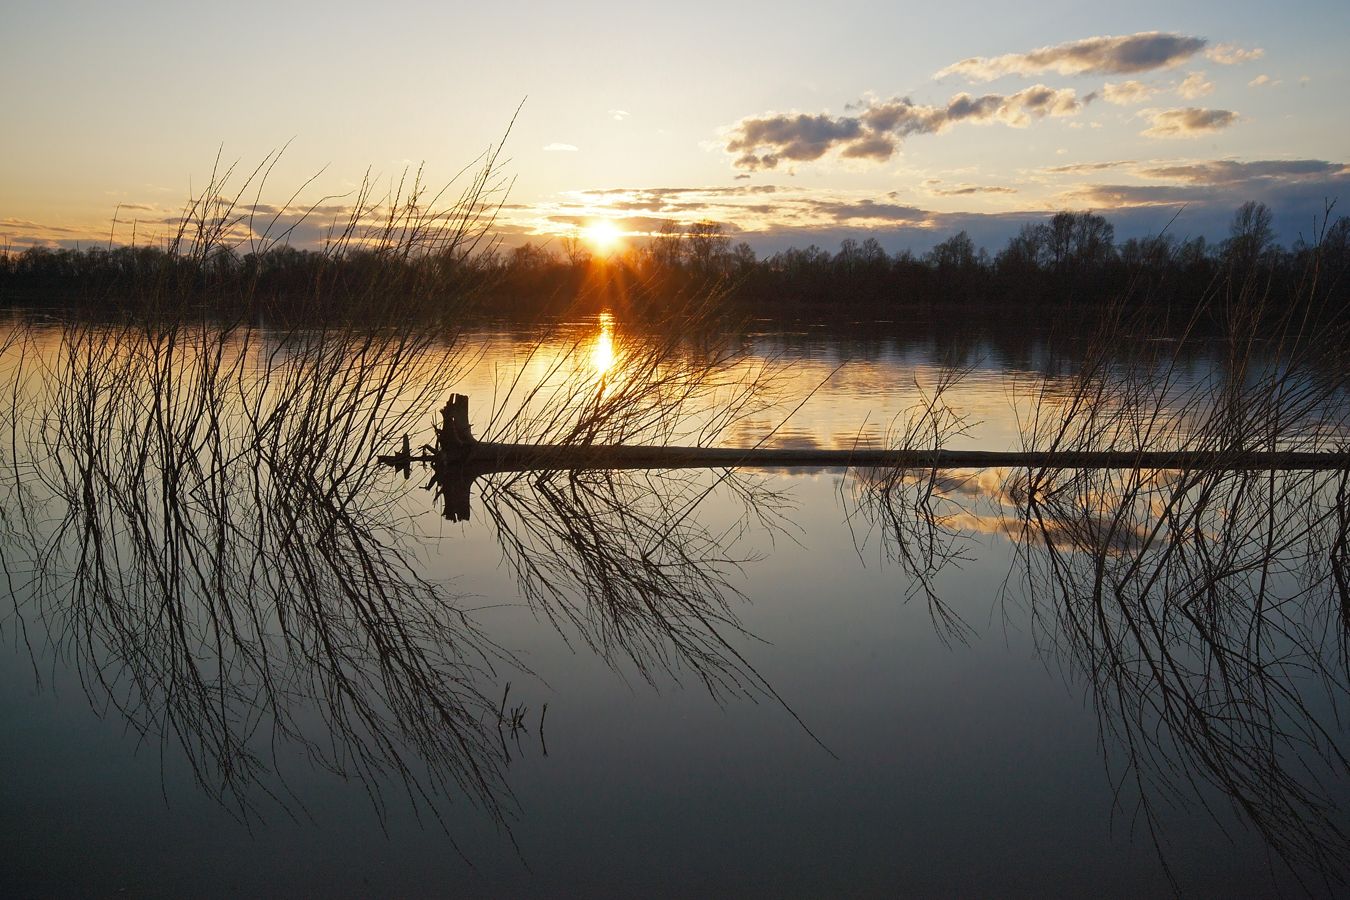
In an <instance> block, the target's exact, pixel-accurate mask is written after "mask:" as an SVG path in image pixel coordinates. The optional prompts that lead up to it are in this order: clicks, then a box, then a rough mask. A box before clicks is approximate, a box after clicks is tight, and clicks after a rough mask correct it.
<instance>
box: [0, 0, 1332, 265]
mask: <svg viewBox="0 0 1350 900" xmlns="http://www.w3.org/2000/svg"><path fill="white" fill-rule="evenodd" d="M1347 46H1350V3H1346V2H1345V0H1334V2H1316V3H1301V4H1283V5H1275V4H1268V3H1261V4H1255V3H1252V4H1245V3H1198V2H1191V3H1177V2H1175V0H1172V2H1168V3H1154V2H1139V3H1131V4H1116V5H1114V6H1113V5H1108V4H1102V5H1096V4H1093V5H1088V4H1079V3H1053V4H1037V5H1035V6H1034V7H1028V6H1026V5H1014V4H1007V3H991V4H975V3H960V2H950V3H942V4H926V5H923V6H918V5H910V4H897V3H894V2H891V3H876V4H856V3H833V4H807V3H796V2H777V3H773V4H730V3H725V2H720V3H680V4H663V5H660V6H657V7H652V8H649V7H647V6H646V5H639V4H620V3H567V4H562V3H553V4H547V5H542V4H541V5H539V6H538V7H536V6H534V5H527V4H519V3H505V4H481V3H479V4H454V3H444V2H442V3H426V4H409V3H405V4H387V5H378V4H368V3H361V4H357V3H348V2H327V3H323V4H317V3H315V4H309V3H288V4H276V5H275V6H274V5H273V4H270V3H269V4H263V3H250V2H240V3H233V4H225V5H220V4H216V5H198V4H189V3H182V2H173V3H169V2H124V3H115V4H112V3H87V4H85V3H64V2H44V3H30V2H24V0H19V2H13V0H11V2H8V3H6V4H5V5H4V7H3V10H0V74H2V75H3V84H4V87H5V98H6V99H5V126H4V140H3V142H0V247H3V246H6V245H7V246H8V247H9V248H11V249H22V248H24V247H27V246H30V245H32V244H34V243H59V244H64V245H72V244H74V243H75V242H80V243H82V244H87V243H88V242H90V241H107V240H108V239H109V235H110V231H111V232H112V236H113V239H114V240H119V241H126V240H129V239H130V237H131V232H132V228H133V227H134V228H135V229H136V234H137V235H138V240H140V239H143V237H144V236H146V235H153V234H156V233H162V232H164V231H165V230H167V229H168V227H169V223H171V221H172V220H173V218H174V216H175V215H176V214H177V212H178V210H179V209H180V207H181V203H182V201H183V199H184V198H185V197H186V196H187V195H188V193H189V191H190V190H192V189H193V188H195V187H199V186H200V185H201V184H202V183H203V182H204V181H205V180H206V179H207V177H208V176H209V174H210V171H211V168H212V164H213V162H214V160H215V157H216V154H217V151H218V150H220V151H221V154H222V158H223V159H224V160H226V161H227V162H229V161H234V160H238V161H239V162H240V166H241V167H242V168H252V166H253V165H255V164H256V163H257V162H258V161H259V160H261V159H262V158H264V157H265V156H266V154H267V153H268V152H269V151H271V150H273V149H275V148H278V147H281V146H282V145H285V144H286V143H287V142H288V141H289V142H290V144H289V147H288V148H287V150H286V152H285V154H284V155H283V157H282V160H281V162H280V163H279V164H278V165H277V167H276V168H275V170H274V171H273V172H272V175H271V178H270V180H269V182H268V185H267V189H266V190H265V191H264V193H263V196H262V198H261V202H262V203H265V204H270V205H271V206H286V208H285V209H284V210H282V211H281V215H282V221H283V222H289V221H293V220H294V219H296V218H298V216H299V214H300V210H301V209H303V208H305V207H306V206H307V205H310V204H313V203H315V202H317V201H318V200H319V199H320V198H322V197H336V198H337V199H332V200H329V201H327V202H326V204H325V209H326V210H329V212H328V213H327V218H324V217H323V214H320V215H316V216H313V217H311V219H310V220H309V221H308V222H306V224H305V225H304V226H302V227H300V228H298V229H297V230H296V232H295V240H296V241H297V242H299V243H302V244H303V243H306V242H307V241H312V240H313V239H314V238H315V235H317V234H318V233H319V232H320V231H321V229H322V227H323V226H325V225H326V224H327V223H328V221H329V220H330V219H331V217H332V212H331V210H332V209H333V208H336V207H340V206H341V203H342V200H341V197H342V196H343V195H347V194H348V193H349V192H350V191H351V190H352V189H353V187H354V186H355V185H356V183H357V182H359V181H360V179H361V177H362V176H363V174H364V173H365V172H366V171H367V169H370V170H371V171H372V172H373V173H375V174H376V175H378V176H380V177H381V178H382V179H384V180H385V181H387V180H388V179H390V178H397V177H398V176H399V175H400V174H401V173H402V172H403V171H404V169H405V168H406V167H407V166H409V165H411V166H414V167H415V166H417V165H418V164H420V163H422V162H425V164H426V170H427V172H428V174H429V176H430V179H431V180H432V181H433V182H437V181H445V180H448V179H449V178H450V177H451V176H453V175H454V174H455V172H457V171H458V170H459V169H460V168H461V167H462V166H464V165H466V164H468V163H470V162H472V161H473V160H474V158H475V157H476V156H477V155H478V154H479V153H480V152H482V151H483V149H484V148H486V147H487V146H488V145H489V144H492V143H494V142H496V141H497V140H499V139H500V137H501V136H502V134H503V132H504V131H505V130H506V127H507V124H508V122H509V121H510V120H511V118H512V116H513V114H515V111H516V109H517V107H518V106H519V107H520V112H519V115H518V117H517V118H516V121H515V125H514V128H513V129H512V131H511V133H510V135H509V137H508V139H507V144H506V151H505V156H506V157H508V158H509V159H508V161H507V163H506V166H505V171H506V173H507V174H508V175H510V176H511V177H513V178H514V179H515V180H514V184H513V186H512V188H511V191H510V195H509V198H508V200H507V205H506V207H505V208H504V210H503V218H502V228H503V232H504V235H505V237H506V239H507V240H508V241H509V242H516V243H518V242H520V241H521V240H523V239H526V238H530V239H533V240H548V239H555V240H556V238H557V237H558V236H560V235H563V234H566V233H568V232H569V231H571V230H573V229H575V228H577V227H585V226H587V225H588V224H590V223H591V222H593V221H595V220H597V219H613V220H615V221H614V224H615V225H616V226H617V227H618V229H619V230H620V231H621V232H623V233H626V234H629V235H631V236H632V237H631V238H630V240H640V239H641V235H642V234H644V233H647V232H650V231H652V230H654V229H655V228H657V227H659V225H660V223H661V222H662V221H663V220H667V219H674V220H677V221H694V220H698V219H703V218H709V219H713V220H716V221H719V222H722V223H724V225H725V226H726V227H727V229H728V230H729V231H731V232H733V234H734V236H735V237H736V238H737V239H738V240H739V239H744V240H748V241H749V242H750V243H751V244H752V246H754V247H755V248H756V249H757V250H760V251H761V252H765V251H769V250H772V249H777V248H781V247H785V246H805V245H806V244H810V243H817V244H819V245H821V246H823V247H826V248H827V249H833V248H834V247H836V246H837V245H838V243H839V240H840V239H842V238H844V237H850V236H852V237H861V236H876V237H878V238H879V239H880V240H881V241H882V243H883V245H885V246H886V247H887V248H888V249H891V250H895V249H898V248H901V247H912V248H914V249H916V250H923V249H926V248H927V247H930V246H931V245H932V244H933V243H935V242H936V241H937V240H940V239H942V238H943V237H946V236H948V235H950V234H952V233H953V232H955V231H957V230H958V229H961V228H965V229H967V230H969V231H970V233H971V234H972V236H973V237H974V238H975V239H976V242H977V243H979V244H983V245H985V246H988V247H990V248H991V250H992V249H996V248H997V247H998V246H1000V245H1001V244H1002V242H1003V241H1004V240H1006V238H1007V236H1008V235H1009V234H1010V233H1011V232H1012V231H1013V230H1014V229H1015V228H1016V226H1017V225H1018V224H1020V223H1021V222H1023V221H1027V220H1029V219H1031V218H1034V217H1037V216H1044V215H1045V214H1046V213H1047V212H1052V211H1054V210H1058V209H1064V208H1069V209H1091V210H1094V211H1097V212H1101V213H1104V214H1106V215H1107V216H1108V218H1110V219H1111V220H1112V221H1113V222H1115V223H1116V225H1117V236H1118V237H1128V236H1132V235H1139V234H1145V233H1150V232H1156V231H1158V230H1161V229H1162V228H1164V227H1166V226H1168V223H1169V221H1171V220H1172V219H1173V216H1174V215H1175V214H1176V213H1177V210H1178V209H1179V208H1181V207H1182V206H1183V204H1184V205H1185V209H1184V210H1183V211H1182V212H1181V214H1180V216H1179V217H1177V218H1176V221H1175V222H1173V223H1172V224H1171V226H1170V227H1171V229H1172V233H1174V234H1177V235H1178V236H1183V237H1184V236H1188V235H1194V234H1205V235H1207V236H1209V237H1222V234H1223V230H1224V226H1225V223H1226V221H1227V220H1228V218H1229V217H1230V216H1231V214H1232V211H1233V209H1234V207H1236V206H1237V205H1238V204H1240V203H1241V202H1243V201H1245V200H1247V199H1256V200H1263V201H1265V202H1267V203H1269V204H1270V205H1271V207H1272V208H1273V209H1274V211H1275V214H1276V226H1277V230H1278V231H1279V235H1280V237H1281V239H1282V240H1283V241H1284V242H1286V243H1287V242H1289V241H1292V240H1293V239H1294V238H1295V237H1296V236H1298V235H1299V234H1304V235H1307V234H1310V233H1311V229H1312V227H1313V223H1314V219H1315V217H1317V216H1320V215H1321V213H1322V210H1323V207H1324V203H1325V201H1327V200H1332V199H1337V198H1339V199H1340V201H1341V204H1342V205H1341V207H1339V208H1338V210H1339V211H1341V212H1350V191H1347V190H1346V187H1347V185H1350V169H1348V168H1347V164H1348V163H1350V116H1347V114H1346V113H1347V99H1346V98H1347V97H1350V66H1348V65H1347V63H1346V55H1345V54H1346V47H1347ZM522 101H523V105H522ZM321 170H322V174H320V175H319V176H318V178H317V179H316V180H315V181H314V183H313V185H312V186H311V187H310V188H307V189H306V190H305V191H303V192H301V194H300V195H299V196H298V197H296V198H294V200H292V198H291V195H292V194H293V193H294V192H295V190H296V189H297V188H299V187H300V186H301V185H302V184H304V183H305V182H306V181H307V180H308V179H309V178H310V177H311V176H313V175H314V174H315V173H316V172H320V171H321ZM119 206H120V212H118V214H117V216H118V223H117V226H116V229H115V230H114V229H113V227H112V226H113V218H114V210H117V209H119Z"/></svg>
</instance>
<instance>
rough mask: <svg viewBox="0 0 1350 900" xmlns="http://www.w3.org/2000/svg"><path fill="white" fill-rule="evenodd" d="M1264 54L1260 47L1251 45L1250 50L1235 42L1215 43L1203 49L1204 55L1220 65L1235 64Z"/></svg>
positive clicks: (1249, 60) (1258, 57)
mask: <svg viewBox="0 0 1350 900" xmlns="http://www.w3.org/2000/svg"><path fill="white" fill-rule="evenodd" d="M1265 55H1266V51H1264V50H1262V49H1261V48H1260V47H1253V48H1251V49H1250V50H1247V49H1244V48H1242V47H1239V46H1238V45H1237V44H1217V45H1215V46H1213V47H1210V48H1209V49H1208V50H1206V51H1205V57H1206V58H1207V59H1210V60H1212V61H1214V62H1216V63H1218V64H1219V65H1221V66H1235V65H1237V64H1238V63H1245V62H1251V61H1252V60H1256V59H1260V58H1261V57H1263V56H1265Z"/></svg>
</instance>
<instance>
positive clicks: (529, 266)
mask: <svg viewBox="0 0 1350 900" xmlns="http://www.w3.org/2000/svg"><path fill="white" fill-rule="evenodd" d="M1347 268H1350V218H1347V217H1346V216H1341V217H1339V218H1337V219H1335V220H1334V221H1330V216H1328V221H1327V222H1326V223H1325V224H1324V226H1323V228H1322V231H1321V233H1320V234H1318V235H1316V236H1314V237H1313V238H1311V239H1308V240H1304V239H1300V240H1298V241H1296V242H1295V243H1294V245H1293V246H1291V247H1287V248H1286V247H1282V246H1280V245H1279V244H1278V243H1277V242H1276V241H1275V238H1274V230H1273V228H1272V214H1271V211H1270V209H1269V208H1268V207H1267V206H1265V205H1264V204H1261V203H1255V202H1251V203H1246V204H1243V205H1242V206H1241V207H1240V208H1239V209H1238V210H1237V211H1236V212H1235V213H1234V215H1233V219H1232V221H1231V223H1230V227H1229V233H1228V236H1227V237H1226V238H1225V239H1224V240H1222V241H1217V242H1212V243H1211V242H1209V241H1207V240H1206V239H1205V238H1203V237H1195V238H1190V239H1182V238H1178V237H1176V236H1174V235H1171V234H1167V233H1164V234H1160V235H1156V236H1152V237H1147V238H1129V239H1127V240H1124V241H1121V242H1117V241H1116V239H1115V228H1114V226H1113V225H1112V224H1111V223H1110V222H1109V221H1108V220H1107V219H1106V218H1105V217H1104V216H1101V215H1098V214H1095V213H1091V212H1070V211H1065V212H1060V213H1057V214H1055V215H1053V216H1051V217H1050V218H1049V219H1048V220H1046V221H1044V222H1039V223H1029V224H1026V225H1023V226H1022V228H1021V229H1020V230H1019V231H1018V232H1017V233H1016V234H1014V235H1013V236H1012V237H1011V238H1010V239H1009V240H1008V242H1007V244H1006V245H1005V246H1004V247H1003V248H1002V249H1001V250H999V251H997V252H996V253H994V254H990V253H989V252H988V251H987V250H985V249H984V248H978V247H976V245H975V243H974V241H973V240H972V239H971V238H970V236H969V235H968V234H967V233H966V232H964V231H961V232H959V233H957V234H954V235H952V236H950V237H948V238H946V239H945V240H943V241H942V242H940V243H939V244H937V245H936V246H935V247H934V248H933V249H932V250H930V251H928V252H927V253H924V254H915V253H913V252H911V251H909V250H902V251H900V252H898V253H894V254H891V253H887V252H886V250H885V249H884V248H883V247H882V246H881V244H880V242H879V241H878V240H876V239H875V238H866V239H863V240H861V241H859V240H855V239H852V238H850V239H847V240H845V241H843V242H842V243H841V244H840V246H839V248H838V250H837V251H835V252H833V253H831V252H829V251H827V250H824V249H822V248H820V247H817V246H815V245H812V246H809V247H806V248H793V249H789V250H784V251H781V252H777V253H773V254H770V255H767V256H763V257H761V256H758V255H757V254H756V253H755V251H754V250H753V248H751V247H750V245H749V244H748V243H745V242H743V241H742V242H739V243H733V240H732V237H731V235H730V234H729V233H728V231H727V229H726V228H725V227H724V226H723V225H721V224H720V223H717V222H711V221H701V222H694V223H683V224H682V223H674V222H671V223H667V224H666V225H665V226H664V227H663V228H662V229H661V230H660V231H659V232H658V233H657V234H655V235H654V236H652V237H651V239H650V240H648V241H646V242H645V243H643V244H642V245H640V246H630V247H628V248H626V249H624V250H623V251H620V252H616V253H614V254H611V255H608V256H604V257H600V256H597V255H596V254H595V253H594V252H593V251H591V250H590V249H589V248H588V247H587V246H586V244H585V243H584V242H583V241H581V240H580V239H579V238H577V237H575V236H573V237H568V238H564V239H562V240H559V241H555V242H553V243H550V244H536V243H526V244H523V245H521V246H518V247H515V248H512V249H509V250H508V249H503V248H501V247H499V246H497V247H489V248H488V249H486V250H484V251H481V252H478V253H476V254H474V255H473V256H471V257H466V256H464V255H456V256H454V257H450V256H444V257H441V256H438V255H436V254H425V255H409V254H406V253H405V254H390V253H386V252H383V251H382V249H381V248H376V249H364V248H362V247H361V246H360V245H348V246H345V247H344V248H343V249H342V251H341V252H340V253H333V252H327V251H324V250H300V249H297V248H294V247H290V246H278V247H273V248H271V249H269V250H267V251H266V252H261V253H245V254H240V253H238V252H236V251H235V250H233V249H231V248H230V247H228V246H218V247H215V248H213V249H212V251H211V252H210V253H209V254H205V255H193V256H184V255H179V254H175V253H173V252H171V251H167V250H161V249H156V248H152V247H108V248H102V247H98V248H86V249H81V250H62V249H49V248H33V249H29V250H25V251H23V252H20V253H3V254H0V303H9V304H15V303H40V302H56V303H68V302H71V301H81V300H83V301H92V302H116V301H118V300H123V299H129V300H134V299H135V298H136V296H137V295H138V293H146V292H147V285H154V286H155V291H156V294H157V296H163V294H164V293H165V290H166V286H167V288H168V290H170V291H172V292H174V293H177V294H182V295H194V296H200V295H209V296H212V297H215V298H217V299H225V300H228V299H229V298H231V297H234V298H240V299H247V300H248V301H249V302H264V303H272V304H282V305H284V304H286V303H288V302H289V303H296V302H301V301H303V302H305V303H308V304H316V303H317V304H324V303H330V304H341V303H346V304H349V305H350V304H370V303H377V302H380V301H381V300H382V299H384V298H390V297H394V296H396V295H399V294H401V293H412V294H415V295H416V296H417V297H419V298H421V301H422V302H429V303H431V304H432V305H435V304H443V305H445V306H446V307H447V308H449V307H451V306H453V307H454V308H456V309H458V310H463V309H464V308H465V307H464V300H465V298H471V299H472V301H473V303H474V305H475V307H476V308H477V309H478V310H479V311H483V312H488V313H496V314H501V315H508V316H509V315H516V314H535V313H540V312H548V311H551V310H552V311H557V310H562V309H569V310H576V309H578V300H579V299H580V301H581V306H582V307H585V306H586V305H592V306H597V307H614V306H625V305H628V306H632V307H635V311H641V310H640V309H638V307H651V308H654V309H656V308H659V309H669V308H670V307H671V305H672V304H675V303H679V302H683V301H684V300H688V299H689V298H694V297H706V296H707V295H708V294H709V293H710V292H714V293H716V294H717V295H718V297H719V300H720V301H721V302H722V303H724V304H725V305H727V306H728V307H734V308H737V309H741V310H745V311H749V312H753V313H755V314H773V313H775V312H780V313H805V312H810V311H813V310H814V311H822V310H830V309H842V308H847V309H850V310H854V311H869V310H870V311H884V310H885V309H887V308H890V307H904V306H913V305H916V304H922V305H996V306H1006V305H1009V304H1016V305H1025V304H1035V305H1050V304H1057V305H1062V304H1073V305H1089V306H1090V305H1092V304H1097V303H1106V302H1108V301H1110V300H1113V299H1118V298H1120V297H1121V296H1123V295H1128V296H1129V297H1130V298H1131V299H1132V300H1135V301H1137V302H1149V303H1159V304H1168V305H1177V304H1180V305H1185V304H1188V303H1197V302H1199V300H1200V298H1201V297H1202V296H1204V295H1205V294H1206V292H1207V291H1212V290H1213V289H1214V286H1215V285H1216V284H1220V283H1222V284H1226V285H1229V286H1230V287H1231V286H1234V285H1237V286H1240V285H1243V284H1248V285H1250V284H1251V283H1253V282H1259V284H1260V287H1261V289H1262V290H1263V291H1266V292H1271V293H1274V294H1276V295H1280V294H1288V295H1289V296H1294V295H1295V294H1296V293H1299V292H1301V291H1304V292H1306V289H1307V285H1306V283H1305V282H1306V280H1307V277H1308V273H1309V272H1310V271H1313V270H1314V269H1315V270H1316V271H1317V273H1318V285H1317V286H1316V290H1317V291H1319V292H1321V293H1322V294H1323V295H1324V296H1333V297H1336V298H1340V297H1343V296H1344V295H1345V291H1346V277H1345V276H1346V274H1347Z"/></svg>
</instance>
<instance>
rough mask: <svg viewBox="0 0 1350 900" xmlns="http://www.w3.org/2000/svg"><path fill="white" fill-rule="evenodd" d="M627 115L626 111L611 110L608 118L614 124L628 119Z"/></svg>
mask: <svg viewBox="0 0 1350 900" xmlns="http://www.w3.org/2000/svg"><path fill="white" fill-rule="evenodd" d="M629 115H630V113H629V112H628V110H626V109H611V110H610V111H609V117H610V118H611V119H613V120H614V121H615V122H622V121H623V120H624V119H626V118H628V116H629Z"/></svg>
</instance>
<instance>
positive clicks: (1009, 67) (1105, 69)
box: [934, 31, 1207, 81]
mask: <svg viewBox="0 0 1350 900" xmlns="http://www.w3.org/2000/svg"><path fill="white" fill-rule="evenodd" d="M1206 43H1207V42H1206V41H1205V39H1204V38H1198V37H1187V36H1186V35H1181V34H1165V33H1163V32H1159V31H1144V32H1140V33H1138V34H1130V35H1123V36H1118V37H1117V36H1113V35H1105V36H1103V37H1090V38H1086V39H1084V40H1081V41H1070V42H1069V43H1067V44H1056V45H1054V46H1052V47H1041V48H1040V49H1038V50H1032V51H1031V52H1029V53H1008V54H1004V55H1003V56H994V57H984V56H973V57H971V58H969V59H963V60H961V61H960V62H958V63H954V64H953V65H950V66H948V67H947V68H945V69H943V70H942V71H940V72H938V73H937V75H936V76H934V77H936V78H942V77H943V76H945V75H961V76H962V77H964V78H966V79H967V80H969V81H993V80H994V79H995V78H1000V77H1002V76H1004V75H1024V76H1025V75H1036V74H1039V73H1042V72H1055V73H1058V74H1060V75H1128V74H1133V73H1136V72H1148V71H1152V70H1154V69H1169V68H1172V67H1173V66H1178V65H1180V64H1181V63H1183V62H1185V61H1186V60H1187V59H1190V58H1191V57H1192V56H1194V55H1195V54H1196V53H1199V52H1200V51H1201V50H1202V49H1204V47H1205V44H1206Z"/></svg>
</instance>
